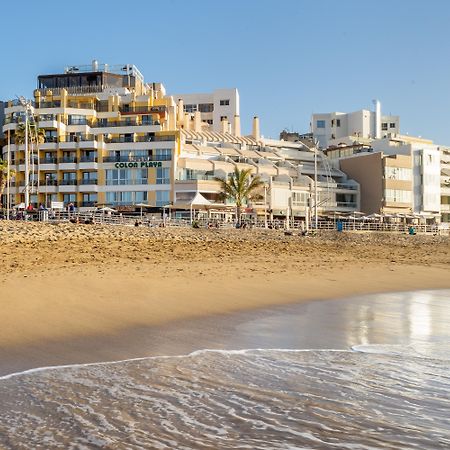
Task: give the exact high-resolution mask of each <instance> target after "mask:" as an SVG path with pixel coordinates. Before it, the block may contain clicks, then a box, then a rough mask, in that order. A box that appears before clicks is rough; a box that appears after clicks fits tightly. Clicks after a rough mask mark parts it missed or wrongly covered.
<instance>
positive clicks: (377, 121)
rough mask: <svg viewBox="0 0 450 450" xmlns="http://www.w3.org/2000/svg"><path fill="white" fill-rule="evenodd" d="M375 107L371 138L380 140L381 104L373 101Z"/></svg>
mask: <svg viewBox="0 0 450 450" xmlns="http://www.w3.org/2000/svg"><path fill="white" fill-rule="evenodd" d="M373 103H374V105H375V124H374V125H375V130H374V133H373V137H374V138H375V139H380V138H381V104H380V101H379V100H373Z"/></svg>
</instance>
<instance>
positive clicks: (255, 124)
mask: <svg viewBox="0 0 450 450" xmlns="http://www.w3.org/2000/svg"><path fill="white" fill-rule="evenodd" d="M252 136H253V137H254V138H255V140H257V141H259V139H260V135H259V117H258V116H255V117H253V132H252Z"/></svg>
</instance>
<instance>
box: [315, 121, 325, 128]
mask: <svg viewBox="0 0 450 450" xmlns="http://www.w3.org/2000/svg"><path fill="white" fill-rule="evenodd" d="M316 126H317V128H325V120H318V121H317V122H316Z"/></svg>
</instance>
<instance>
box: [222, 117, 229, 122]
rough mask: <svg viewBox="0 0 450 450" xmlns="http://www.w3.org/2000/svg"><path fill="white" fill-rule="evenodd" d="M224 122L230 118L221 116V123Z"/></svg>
mask: <svg viewBox="0 0 450 450" xmlns="http://www.w3.org/2000/svg"><path fill="white" fill-rule="evenodd" d="M222 120H228V116H220V121H221V122H222Z"/></svg>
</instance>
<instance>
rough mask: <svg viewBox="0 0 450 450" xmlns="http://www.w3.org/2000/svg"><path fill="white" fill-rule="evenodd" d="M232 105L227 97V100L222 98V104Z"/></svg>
mask: <svg viewBox="0 0 450 450" xmlns="http://www.w3.org/2000/svg"><path fill="white" fill-rule="evenodd" d="M229 105H230V100H229V99H226V100H220V106H229Z"/></svg>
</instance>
